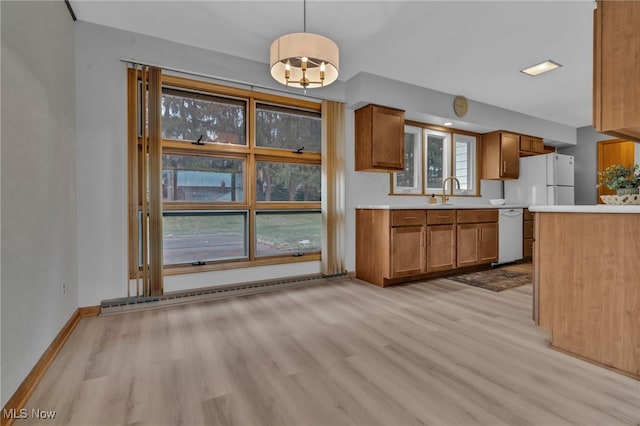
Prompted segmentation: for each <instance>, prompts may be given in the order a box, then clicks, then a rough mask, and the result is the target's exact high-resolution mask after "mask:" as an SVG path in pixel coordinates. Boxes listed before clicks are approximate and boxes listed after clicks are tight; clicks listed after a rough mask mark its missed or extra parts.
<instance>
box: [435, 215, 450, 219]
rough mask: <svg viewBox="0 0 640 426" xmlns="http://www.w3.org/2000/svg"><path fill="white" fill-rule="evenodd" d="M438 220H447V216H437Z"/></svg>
mask: <svg viewBox="0 0 640 426" xmlns="http://www.w3.org/2000/svg"><path fill="white" fill-rule="evenodd" d="M438 219H449V216H438Z"/></svg>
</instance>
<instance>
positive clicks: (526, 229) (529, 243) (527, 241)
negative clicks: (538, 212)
mask: <svg viewBox="0 0 640 426" xmlns="http://www.w3.org/2000/svg"><path fill="white" fill-rule="evenodd" d="M522 227H523V228H522V237H523V239H522V244H523V246H522V256H523V258H524V259H531V257H532V256H533V214H531V212H529V209H524V220H523V221H522Z"/></svg>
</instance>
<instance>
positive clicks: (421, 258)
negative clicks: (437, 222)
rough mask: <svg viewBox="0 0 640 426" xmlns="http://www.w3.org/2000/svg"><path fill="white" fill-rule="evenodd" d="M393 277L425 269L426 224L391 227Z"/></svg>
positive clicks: (409, 274) (404, 275) (413, 273)
mask: <svg viewBox="0 0 640 426" xmlns="http://www.w3.org/2000/svg"><path fill="white" fill-rule="evenodd" d="M390 247H391V278H399V277H406V276H411V275H416V274H421V273H422V272H423V271H424V269H425V266H424V265H425V255H424V249H425V247H424V226H396V227H392V228H391V246H390Z"/></svg>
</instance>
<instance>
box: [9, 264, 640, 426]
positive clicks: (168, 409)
mask: <svg viewBox="0 0 640 426" xmlns="http://www.w3.org/2000/svg"><path fill="white" fill-rule="evenodd" d="M510 268H511V269H512V270H517V271H522V272H528V271H530V266H527V265H514V266H511V267H510ZM531 297H532V291H531V286H530V285H525V286H521V287H518V288H514V289H510V290H505V291H502V292H499V293H495V292H491V291H488V290H484V289H479V288H475V287H470V286H466V285H464V284H460V283H457V282H454V281H451V280H448V279H446V278H439V279H434V280H430V281H424V282H417V283H409V284H406V285H401V286H396V287H389V288H384V289H383V288H379V287H375V286H371V285H368V284H362V283H361V282H359V281H358V280H348V279H347V280H343V281H333V282H331V283H328V284H325V285H315V286H307V287H300V288H295V289H288V290H283V291H279V292H271V293H265V294H260V295H254V296H246V297H240V298H233V299H225V300H218V301H211V302H202V303H194V304H188V305H182V306H174V307H170V308H165V309H156V310H147V311H140V312H132V313H126V314H120V315H112V316H104V317H92V318H84V319H82V320H81V321H80V323H79V324H78V327H77V328H76V330H75V331H74V332H73V333H72V335H71V336H70V337H69V340H68V341H67V344H66V345H65V346H64V347H63V348H62V350H61V351H60V353H59V355H58V356H57V358H56V359H55V360H54V362H53V363H52V365H51V367H50V368H49V370H48V371H47V373H46V374H45V376H44V377H43V378H42V381H41V382H40V385H39V386H38V387H37V388H36V390H35V391H34V393H33V395H32V397H31V399H30V400H29V402H28V405H27V407H26V408H27V409H28V410H30V409H31V408H37V409H42V410H56V412H57V415H56V418H55V419H53V420H38V419H34V418H29V419H25V420H19V421H17V422H16V424H18V425H19V424H38V425H40V424H47V425H57V424H59V425H90V424H98V425H102V424H104V425H164V424H166V425H177V424H183V425H205V424H206V425H274V426H275V425H277V426H288V425H308V426H325V425H353V426H359V425H394V426H396V425H397V426H402V425H406V426H421V425H434V424H435V425H513V424H518V425H542V424H544V425H565V424H566V425H573V424H587V425H602V426H605V425H606V426H609V425H632V426H637V425H638V424H640V382H638V381H635V380H633V379H631V378H629V377H626V376H623V375H620V374H617V373H615V372H612V371H610V370H606V369H603V368H601V367H598V366H595V365H592V364H588V363H586V362H584V361H581V360H578V359H575V358H572V357H570V356H568V355H565V354H563V353H560V352H557V351H554V350H552V349H550V348H549V347H548V341H549V336H548V333H547V332H546V331H545V330H542V329H539V328H538V327H536V326H535V325H534V324H533V321H532V320H531Z"/></svg>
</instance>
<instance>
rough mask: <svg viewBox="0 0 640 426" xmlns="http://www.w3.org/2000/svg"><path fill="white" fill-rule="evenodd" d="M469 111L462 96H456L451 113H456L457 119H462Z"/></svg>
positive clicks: (465, 99)
mask: <svg viewBox="0 0 640 426" xmlns="http://www.w3.org/2000/svg"><path fill="white" fill-rule="evenodd" d="M468 109H469V104H468V102H467V98H465V97H464V96H456V98H455V99H454V101H453V111H454V112H455V113H456V115H457V116H458V117H464V116H465V115H467V110H468Z"/></svg>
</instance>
